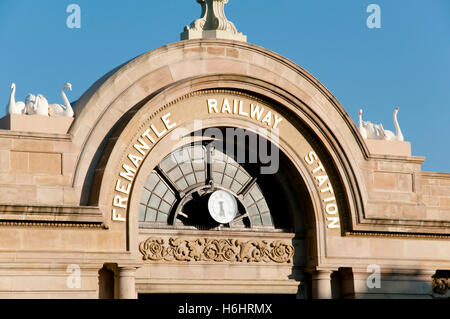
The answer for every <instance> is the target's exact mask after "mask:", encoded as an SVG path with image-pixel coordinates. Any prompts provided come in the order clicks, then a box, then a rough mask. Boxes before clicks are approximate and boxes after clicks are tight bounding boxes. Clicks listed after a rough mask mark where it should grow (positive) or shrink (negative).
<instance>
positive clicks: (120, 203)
mask: <svg viewBox="0 0 450 319" xmlns="http://www.w3.org/2000/svg"><path fill="white" fill-rule="evenodd" d="M127 201H128V197H121V196H119V195H116V196H114V200H113V206H116V207H121V208H127V205H125V204H124V203H126V202H127Z"/></svg>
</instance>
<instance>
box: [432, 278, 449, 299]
mask: <svg viewBox="0 0 450 319" xmlns="http://www.w3.org/2000/svg"><path fill="white" fill-rule="evenodd" d="M432 286H433V291H434V292H435V293H437V294H439V295H445V294H447V292H448V290H449V289H450V279H449V277H442V276H438V275H434V276H433V282H432Z"/></svg>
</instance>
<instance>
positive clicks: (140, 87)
mask: <svg viewBox="0 0 450 319" xmlns="http://www.w3.org/2000/svg"><path fill="white" fill-rule="evenodd" d="M213 49H214V50H216V49H217V50H223V52H224V55H223V56H220V57H216V56H215V55H214V57H212V58H210V59H206V57H208V56H209V55H212V53H211V52H213ZM230 50H238V51H239V57H242V59H243V58H244V57H245V54H250V53H251V54H252V59H251V61H247V62H246V64H245V65H244V63H243V61H242V59H236V57H233V55H231V54H227V52H230ZM171 51H174V52H175V53H174V52H171ZM180 51H181V52H180ZM167 52H171V54H170V55H169V57H172V58H168V59H167V61H166V60H163V59H162V57H161V55H162V56H166V55H167ZM176 52H180V54H178V53H176ZM186 55H189V56H191V55H192V56H193V59H194V60H189V59H187V60H185V59H181V58H182V57H183V56H186ZM166 57H167V56H166ZM179 59H181V60H179ZM258 59H261V61H262V62H261V61H257V60H258ZM174 60H176V61H178V62H176V61H174ZM158 63H161V64H164V65H165V66H163V67H159V68H156V69H155V67H154V65H156V64H158ZM193 64H194V66H193ZM258 64H259V65H258ZM261 64H262V65H264V66H265V67H266V68H267V69H266V70H265V72H266V75H267V76H265V77H262V76H261V70H260V69H261V68H262V66H261ZM174 65H176V67H175V66H174ZM225 65H226V66H227V67H226V71H225V69H224V68H223V66H225ZM152 66H153V67H152ZM221 66H222V67H221ZM144 67H147V68H148V70H143V69H144ZM171 67H173V69H172V70H171ZM196 67H198V68H199V69H197V68H196ZM205 68H206V69H205ZM179 69H182V70H183V73H180V70H179ZM194 69H195V70H194ZM205 70H206V71H205ZM230 71H231V73H230ZM165 72H169V73H170V77H169V78H168V79H167V78H166V77H167V74H163V73H165ZM199 73H200V75H199ZM202 73H206V74H202ZM158 77H162V79H161V80H160V81H157V80H158ZM131 78H133V80H132V79H131ZM123 81H125V82H127V83H126V85H125V84H124V82H123ZM101 82H103V84H102V83H97V84H96V85H95V86H96V87H97V88H98V87H100V88H99V89H98V90H94V89H92V90H90V91H88V93H86V95H85V96H83V97H82V98H81V99H80V101H79V102H78V103H77V105H78V110H77V112H78V114H79V118H78V120H77V122H76V123H75V125H74V126H73V128H72V134H73V135H74V142H75V143H78V144H79V145H80V147H81V149H82V151H81V153H80V156H79V159H80V160H79V163H78V168H77V173H76V174H75V178H74V181H73V184H74V186H75V187H78V188H79V189H80V193H81V194H82V192H81V189H82V184H83V183H84V184H85V185H87V186H90V185H91V184H92V185H93V186H92V187H91V188H88V190H91V192H87V194H90V195H91V203H95V204H98V205H99V207H100V208H101V209H102V211H103V213H104V216H105V219H107V220H108V219H109V220H108V223H109V224H110V227H111V228H112V230H113V231H114V230H115V231H118V232H124V228H123V227H122V226H121V224H120V223H113V222H111V220H110V210H111V207H110V206H111V191H112V190H113V189H114V187H115V185H114V182H115V180H114V178H115V177H114V176H113V174H112V173H110V172H112V171H113V170H112V168H114V167H116V166H117V164H118V162H119V161H120V156H122V155H123V154H121V152H122V151H123V150H124V148H125V147H126V144H127V143H129V141H130V139H131V138H132V135H133V134H134V133H136V127H139V125H137V124H136V123H137V119H139V118H140V116H142V115H143V114H146V112H149V111H152V110H156V109H158V108H159V107H161V106H163V105H167V104H168V103H171V102H173V101H176V100H177V99H179V98H181V97H183V96H185V95H187V94H191V93H193V92H197V91H201V90H206V89H230V90H237V91H240V92H247V93H250V94H251V95H253V96H255V97H260V98H262V99H264V100H266V101H269V103H273V104H276V105H278V106H279V107H280V108H281V109H284V110H285V111H286V115H287V116H288V117H289V118H290V119H291V120H292V121H297V123H298V125H300V126H301V125H303V126H304V127H305V128H306V129H307V131H308V134H309V136H310V137H311V138H312V140H314V141H313V142H314V143H316V145H317V146H318V148H319V149H321V150H322V152H323V154H324V156H327V162H328V163H329V165H330V166H329V167H330V168H332V171H333V172H335V173H333V176H334V177H335V178H336V179H337V180H339V183H341V184H342V190H343V192H342V195H343V197H345V203H346V205H345V207H344V208H343V209H342V210H341V211H340V213H341V214H343V215H341V222H342V221H343V222H344V224H343V225H342V226H343V227H342V232H343V231H345V230H347V229H351V228H352V227H354V226H355V225H356V224H357V223H358V220H359V218H360V216H362V215H363V207H364V202H365V201H366V198H367V195H366V190H365V187H364V184H363V183H362V182H361V181H362V178H361V176H360V172H359V170H358V169H357V163H358V162H360V161H362V160H364V159H365V158H366V157H367V156H368V152H367V148H366V147H365V144H364V142H363V141H362V139H361V137H360V136H359V134H358V132H357V130H356V127H355V126H354V124H353V122H352V121H351V119H350V117H349V116H348V115H347V113H346V112H345V111H344V110H343V108H342V106H340V105H339V104H338V102H337V101H336V100H335V99H334V97H333V96H332V95H331V94H330V93H329V92H328V91H327V90H326V89H325V88H324V87H323V86H322V85H321V84H320V83H319V82H318V81H317V80H315V79H314V78H313V77H312V76H311V75H309V74H308V73H307V72H306V71H304V70H303V69H301V68H299V67H298V66H296V65H294V64H293V63H292V62H290V61H288V60H286V59H284V58H282V57H280V56H278V55H276V54H274V53H272V52H270V51H268V50H265V49H262V48H259V47H256V46H253V45H248V44H237V43H234V42H230V41H222V40H220V41H214V42H211V41H205V40H202V41H186V42H184V43H177V44H173V45H170V46H166V47H163V48H161V49H158V50H155V51H154V52H150V53H148V54H146V55H144V56H142V57H139V58H137V59H136V60H133V61H132V62H130V63H128V64H127V65H126V66H124V67H122V68H121V69H120V70H119V71H117V72H116V73H115V74H114V75H112V76H110V77H109V78H108V79H106V78H105V79H103V80H101ZM120 87H122V88H121V89H120ZM112 94H113V95H114V96H113V97H111V96H110V95H112ZM83 107H84V108H83ZM90 115H91V116H92V118H89V119H87V118H86V117H88V116H90ZM77 124H78V125H77ZM82 125H86V127H84V130H83V126H82ZM89 125H91V126H90V127H89ZM110 137H112V139H111V141H112V143H111V144H110V145H109V146H107V145H106V142H107V141H108V139H109V138H110ZM96 153H98V154H101V153H103V154H104V155H103V156H104V157H103V159H100V158H96V156H95V154H96ZM99 163H100V166H99ZM114 165H115V166H114ZM89 169H91V170H92V169H93V170H95V169H99V170H100V171H103V174H100V175H97V176H100V178H98V177H97V178H96V180H95V181H94V182H93V183H91V182H88V183H86V182H85V181H86V179H85V177H83V176H85V174H87V172H88V171H89ZM91 173H92V171H91ZM81 194H80V198H81V197H82V195H81ZM83 196H86V193H85V194H84V195H83ZM315 211H316V212H317V214H319V213H318V211H319V210H318V209H315ZM319 215H320V214H319ZM321 218H322V215H320V216H318V217H317V221H318V222H320V219H321ZM318 227H319V226H318ZM126 233H127V236H130V234H131V232H126ZM341 235H342V233H341V232H339V236H341ZM129 239H130V238H128V240H127V241H125V240H124V242H128V243H129ZM317 239H318V243H319V246H321V248H320V249H318V250H319V251H318V252H317V254H318V256H319V258H322V256H326V247H325V246H326V230H323V229H322V230H320V229H317ZM127 246H128V245H127Z"/></svg>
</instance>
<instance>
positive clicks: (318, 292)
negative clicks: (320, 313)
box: [311, 270, 333, 299]
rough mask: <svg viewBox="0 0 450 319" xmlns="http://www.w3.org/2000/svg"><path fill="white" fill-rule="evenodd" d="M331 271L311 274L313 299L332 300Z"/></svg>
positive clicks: (318, 271) (319, 271)
mask: <svg viewBox="0 0 450 319" xmlns="http://www.w3.org/2000/svg"><path fill="white" fill-rule="evenodd" d="M332 274H333V272H332V271H331V270H317V271H313V272H311V284H312V287H311V292H312V298H313V299H332V290H331V275H332Z"/></svg>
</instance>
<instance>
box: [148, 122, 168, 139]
mask: <svg viewBox="0 0 450 319" xmlns="http://www.w3.org/2000/svg"><path fill="white" fill-rule="evenodd" d="M150 127H151V128H152V130H153V132H155V134H156V136H157V137H158V138H160V137H162V136H164V134H166V133H167V130H164V131H162V132H158V130H157V129H156V127H155V126H154V125H153V124H152V125H150Z"/></svg>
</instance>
